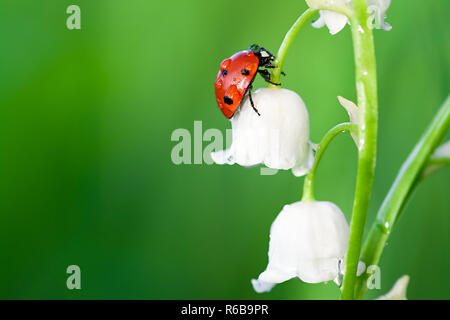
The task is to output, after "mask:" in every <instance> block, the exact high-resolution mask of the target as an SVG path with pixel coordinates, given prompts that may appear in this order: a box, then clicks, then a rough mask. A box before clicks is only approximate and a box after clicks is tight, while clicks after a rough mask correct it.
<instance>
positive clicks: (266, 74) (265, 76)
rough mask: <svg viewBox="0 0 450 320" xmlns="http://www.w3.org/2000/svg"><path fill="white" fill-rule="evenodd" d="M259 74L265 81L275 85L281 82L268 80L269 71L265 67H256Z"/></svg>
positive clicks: (279, 84)
mask: <svg viewBox="0 0 450 320" xmlns="http://www.w3.org/2000/svg"><path fill="white" fill-rule="evenodd" d="M258 72H259V74H260V75H261V76H262V77H263V78H264V80H266V82H268V83H270V84H273V85H275V86H281V83H275V82H272V81H270V73H269V71H267V70H266V69H258Z"/></svg>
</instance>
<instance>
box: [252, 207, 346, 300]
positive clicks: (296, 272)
mask: <svg viewBox="0 0 450 320" xmlns="http://www.w3.org/2000/svg"><path fill="white" fill-rule="evenodd" d="M348 239H349V226H348V223H347V220H346V219H345V216H344V214H343V213H342V211H341V210H340V209H339V208H338V207H337V206H336V205H335V204H333V203H331V202H325V201H320V202H318V201H308V202H304V201H300V202H295V203H293V204H289V205H286V206H284V208H283V210H282V211H281V212H280V214H279V215H278V216H277V218H276V219H275V221H274V222H273V224H272V227H271V229H270V243H269V264H268V266H267V268H266V270H265V271H264V272H263V273H261V274H260V275H259V277H258V279H257V280H255V279H253V280H252V284H253V288H254V289H255V291H256V292H265V291H269V290H270V289H271V288H272V287H273V286H274V285H275V284H277V283H281V282H284V281H286V280H289V279H291V278H294V277H299V278H300V279H301V280H302V281H304V282H309V283H318V282H325V281H330V280H335V279H336V278H338V276H339V275H340V273H341V272H342V271H341V270H340V267H341V263H342V261H343V260H344V259H345V254H346V250H347V245H348Z"/></svg>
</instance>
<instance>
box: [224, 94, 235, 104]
mask: <svg viewBox="0 0 450 320" xmlns="http://www.w3.org/2000/svg"><path fill="white" fill-rule="evenodd" d="M223 102H225V103H226V104H233V99H231V98H230V97H227V96H224V97H223Z"/></svg>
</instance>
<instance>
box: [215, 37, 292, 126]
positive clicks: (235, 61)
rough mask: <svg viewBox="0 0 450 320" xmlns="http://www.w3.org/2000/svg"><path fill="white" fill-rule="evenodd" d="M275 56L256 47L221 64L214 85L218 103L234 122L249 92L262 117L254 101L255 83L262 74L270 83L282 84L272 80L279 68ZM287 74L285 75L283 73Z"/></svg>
mask: <svg viewBox="0 0 450 320" xmlns="http://www.w3.org/2000/svg"><path fill="white" fill-rule="evenodd" d="M274 60H275V56H274V55H273V54H271V53H270V52H269V51H267V50H266V49H264V48H263V47H260V46H258V45H256V44H252V45H251V46H250V47H249V48H248V49H247V50H244V51H240V52H238V53H235V54H234V55H232V56H231V57H230V58H228V59H225V60H223V61H222V63H221V64H220V70H219V73H218V74H217V77H216V81H215V82H214V87H215V92H216V101H217V104H218V105H219V108H220V110H222V113H223V114H224V115H225V117H227V118H228V119H230V118H231V117H233V115H234V113H235V112H236V110H237V109H238V108H239V105H240V103H241V101H242V99H243V98H244V96H245V94H246V93H247V92H248V96H249V98H250V103H251V105H252V108H253V110H255V112H256V113H257V114H258V115H260V114H259V112H258V109H256V107H255V105H254V103H253V99H252V94H251V90H252V83H253V80H254V79H255V77H256V74H257V73H259V74H260V75H261V76H262V77H263V78H264V80H266V81H267V82H268V83H271V84H274V85H277V86H279V85H280V83H273V82H271V81H270V72H269V70H267V69H273V68H275V66H274V65H273V64H272V61H274ZM282 74H283V75H284V73H282Z"/></svg>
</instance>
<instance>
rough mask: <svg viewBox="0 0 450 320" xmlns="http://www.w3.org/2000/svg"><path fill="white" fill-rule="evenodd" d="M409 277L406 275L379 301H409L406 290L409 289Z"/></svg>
mask: <svg viewBox="0 0 450 320" xmlns="http://www.w3.org/2000/svg"><path fill="white" fill-rule="evenodd" d="M408 282H409V276H407V275H404V276H403V277H401V278H400V279H398V280H397V281H396V282H395V284H394V286H393V287H392V289H391V290H390V291H389V292H388V293H386V294H385V295H382V296H381V297H378V298H377V300H407V299H406V289H407V288H408Z"/></svg>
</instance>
